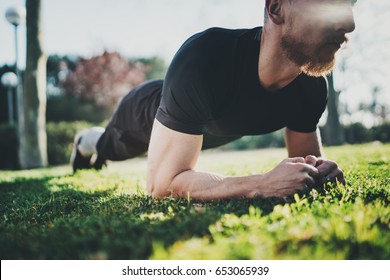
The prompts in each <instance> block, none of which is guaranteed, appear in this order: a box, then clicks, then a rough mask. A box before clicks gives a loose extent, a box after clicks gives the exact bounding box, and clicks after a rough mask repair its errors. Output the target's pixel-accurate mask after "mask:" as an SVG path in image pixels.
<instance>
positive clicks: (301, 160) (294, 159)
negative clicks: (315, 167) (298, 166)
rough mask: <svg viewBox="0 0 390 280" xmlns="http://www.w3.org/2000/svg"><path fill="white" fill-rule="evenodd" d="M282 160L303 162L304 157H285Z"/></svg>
mask: <svg viewBox="0 0 390 280" xmlns="http://www.w3.org/2000/svg"><path fill="white" fill-rule="evenodd" d="M284 162H291V163H304V162H305V159H304V158H303V157H295V158H287V159H285V160H284Z"/></svg>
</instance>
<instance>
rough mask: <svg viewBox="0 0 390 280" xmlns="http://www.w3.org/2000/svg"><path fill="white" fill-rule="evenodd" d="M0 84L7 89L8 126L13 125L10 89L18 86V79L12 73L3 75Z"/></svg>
mask: <svg viewBox="0 0 390 280" xmlns="http://www.w3.org/2000/svg"><path fill="white" fill-rule="evenodd" d="M1 83H2V84H3V86H5V87H6V88H7V99H8V124H9V125H11V126H12V125H14V106H13V102H12V89H13V88H15V87H16V86H17V85H18V77H17V76H16V75H15V73H13V72H7V73H4V74H3V76H1Z"/></svg>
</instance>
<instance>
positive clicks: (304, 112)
mask: <svg viewBox="0 0 390 280" xmlns="http://www.w3.org/2000/svg"><path fill="white" fill-rule="evenodd" d="M302 90H303V94H302V95H301V96H302V100H301V102H300V103H301V106H299V109H298V110H297V112H296V116H294V117H293V118H291V120H290V122H289V123H288V125H287V127H288V128H289V129H291V130H293V131H297V132H304V133H309V132H314V131H316V129H317V125H318V122H319V120H320V118H321V116H322V114H323V113H324V111H325V109H326V105H327V101H328V87H327V83H326V78H325V77H320V78H313V77H306V78H305V79H304V81H303V82H302Z"/></svg>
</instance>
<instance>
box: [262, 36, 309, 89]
mask: <svg viewBox="0 0 390 280" xmlns="http://www.w3.org/2000/svg"><path fill="white" fill-rule="evenodd" d="M300 73H301V70H300V68H299V67H298V66H297V65H296V64H294V63H293V62H291V61H290V60H289V59H288V58H287V57H286V56H285V55H284V54H283V52H282V50H281V46H280V36H278V35H277V34H275V35H274V34H271V32H268V30H267V29H266V28H263V32H262V36H261V46H260V55H259V62H258V75H259V81H260V83H261V85H262V86H263V87H264V88H265V89H266V90H268V91H277V90H279V89H281V88H283V87H285V86H287V85H288V84H290V83H291V82H292V81H293V80H294V79H295V78H296V77H297V76H298V75H299V74H300Z"/></svg>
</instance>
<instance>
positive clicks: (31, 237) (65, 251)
mask: <svg viewBox="0 0 390 280" xmlns="http://www.w3.org/2000/svg"><path fill="white" fill-rule="evenodd" d="M58 178H59V177H50V176H49V177H43V178H40V179H26V178H18V179H15V180H14V181H13V182H3V183H0V213H1V216H0V248H1V250H0V257H1V259H147V258H149V257H150V256H151V254H152V250H153V245H154V244H157V243H158V244H162V245H164V246H170V245H171V244H173V243H174V242H176V241H178V240H186V239H189V238H192V237H201V236H209V226H210V225H212V224H214V223H215V222H216V221H217V220H219V219H220V217H221V216H222V215H224V214H225V213H234V214H236V215H243V214H247V213H248V208H249V206H250V205H253V203H254V201H252V200H224V201H216V202H210V203H195V202H192V201H188V200H177V199H169V198H168V199H163V200H155V199H153V198H151V197H149V196H147V195H144V194H135V195H118V194H117V193H115V190H105V191H94V192H84V191H81V190H77V189H74V188H73V187H72V186H70V185H69V184H63V185H61V184H58V182H59V180H56V179H58ZM53 181H54V182H56V183H55V184H54V183H53ZM264 202H265V203H264ZM277 202H278V201H272V200H264V201H263V203H256V204H258V205H262V211H263V212H264V213H269V212H271V211H272V209H273V206H274V205H275V204H276V203H277ZM279 202H280V201H279ZM257 207H259V206H257Z"/></svg>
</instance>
